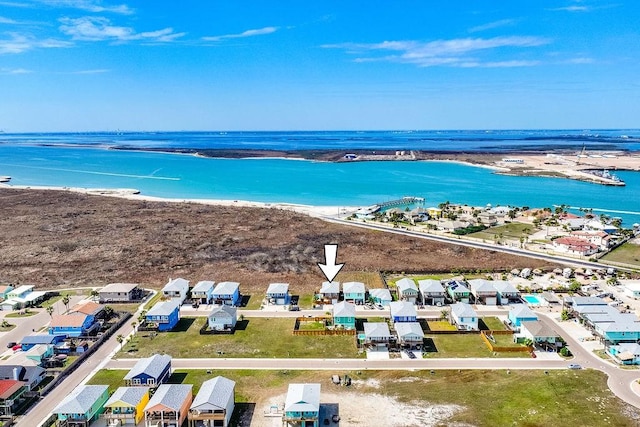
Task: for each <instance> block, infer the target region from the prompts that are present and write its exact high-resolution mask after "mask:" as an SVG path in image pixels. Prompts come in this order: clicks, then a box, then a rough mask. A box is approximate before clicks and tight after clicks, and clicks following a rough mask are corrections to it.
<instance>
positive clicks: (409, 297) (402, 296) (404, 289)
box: [396, 277, 418, 304]
mask: <svg viewBox="0 0 640 427" xmlns="http://www.w3.org/2000/svg"><path fill="white" fill-rule="evenodd" d="M396 288H397V290H398V300H400V301H407V302H410V303H411V304H415V303H416V301H417V300H418V287H417V286H416V282H414V281H413V279H409V278H407V277H405V278H403V279H400V280H398V281H397V282H396Z"/></svg>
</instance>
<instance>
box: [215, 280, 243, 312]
mask: <svg viewBox="0 0 640 427" xmlns="http://www.w3.org/2000/svg"><path fill="white" fill-rule="evenodd" d="M211 300H212V302H213V303H214V304H224V305H233V306H238V305H240V283H238V282H220V283H218V284H217V285H216V287H215V289H214V290H213V293H212V294H211Z"/></svg>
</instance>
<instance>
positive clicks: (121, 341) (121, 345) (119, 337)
mask: <svg viewBox="0 0 640 427" xmlns="http://www.w3.org/2000/svg"><path fill="white" fill-rule="evenodd" d="M116 341H118V344H120V350H122V347H123V346H124V344H123V343H124V335H122V334H119V335H118V336H117V337H116Z"/></svg>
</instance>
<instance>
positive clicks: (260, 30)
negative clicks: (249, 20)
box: [202, 27, 278, 42]
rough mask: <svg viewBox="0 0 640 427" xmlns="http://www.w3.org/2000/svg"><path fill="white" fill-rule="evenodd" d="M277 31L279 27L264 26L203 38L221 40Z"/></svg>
mask: <svg viewBox="0 0 640 427" xmlns="http://www.w3.org/2000/svg"><path fill="white" fill-rule="evenodd" d="M276 31H278V27H264V28H258V29H255V30H247V31H243V32H242V33H238V34H225V35H222V36H210V37H203V38H202V40H204V41H208V42H219V41H222V40H227V39H240V38H244V37H254V36H262V35H265V34H271V33H275V32H276Z"/></svg>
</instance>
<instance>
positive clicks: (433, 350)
mask: <svg viewBox="0 0 640 427" xmlns="http://www.w3.org/2000/svg"><path fill="white" fill-rule="evenodd" d="M496 336H497V335H496ZM508 338H509V339H511V336H509V337H508ZM500 343H502V341H500ZM500 345H502V344H500ZM511 345H514V344H513V343H511ZM505 346H506V345H505ZM424 352H425V353H424V357H425V358H441V357H442V358H450V357H461V358H467V357H531V356H529V354H528V353H525V352H523V353H494V352H492V351H490V350H489V348H488V347H487V345H486V344H485V343H484V341H483V340H482V338H480V335H479V334H455V335H440V334H425V348H424Z"/></svg>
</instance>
